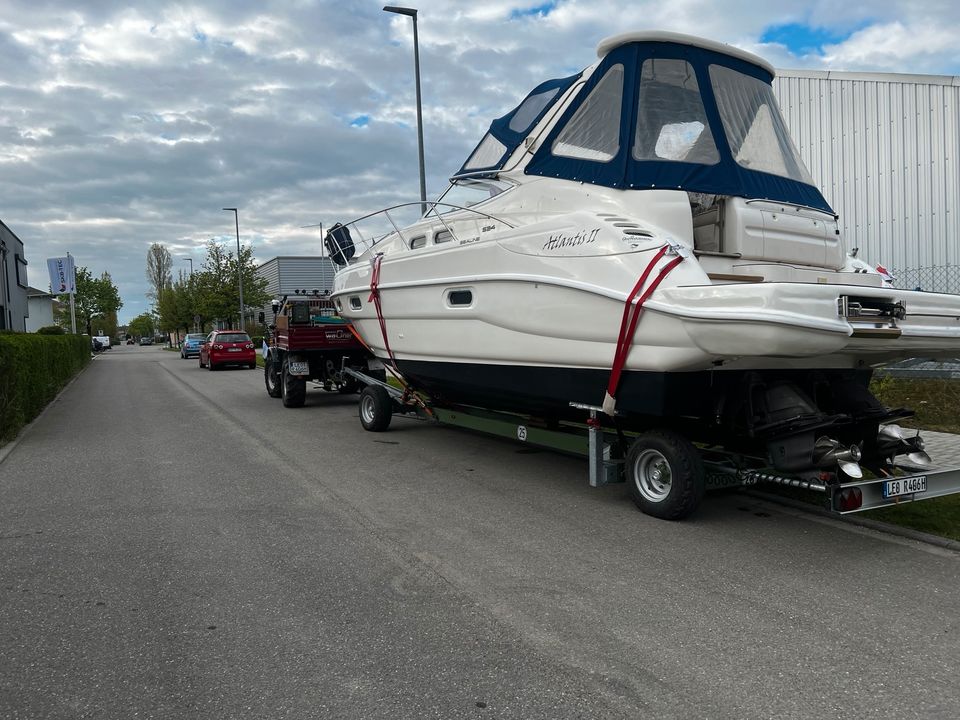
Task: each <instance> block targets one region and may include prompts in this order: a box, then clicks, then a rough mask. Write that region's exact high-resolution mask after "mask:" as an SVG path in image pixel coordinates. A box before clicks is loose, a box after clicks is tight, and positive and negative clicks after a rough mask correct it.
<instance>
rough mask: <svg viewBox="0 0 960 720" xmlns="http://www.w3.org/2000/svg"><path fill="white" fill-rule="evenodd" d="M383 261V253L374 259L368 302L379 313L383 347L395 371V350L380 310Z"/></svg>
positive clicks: (378, 319)
mask: <svg viewBox="0 0 960 720" xmlns="http://www.w3.org/2000/svg"><path fill="white" fill-rule="evenodd" d="M382 260H383V253H379V254H377V256H376V257H375V258H374V259H373V272H372V273H371V275H370V297H368V298H367V302H372V303H373V307H374V308H375V309H376V311H377V322H379V323H380V333H381V334H382V335H383V345H384V347H385V348H386V349H387V355H389V356H390V362H391V363H393V369H394V370H396V369H397V359H396V358H395V357H394V356H393V350H391V349H390V340H388V339H387V321H386V320H384V319H383V310H382V309H381V308H380V262H381V261H382Z"/></svg>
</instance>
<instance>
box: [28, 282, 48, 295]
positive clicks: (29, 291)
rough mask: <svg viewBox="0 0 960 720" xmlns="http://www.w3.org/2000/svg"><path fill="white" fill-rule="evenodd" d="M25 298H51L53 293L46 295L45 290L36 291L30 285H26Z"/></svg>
mask: <svg viewBox="0 0 960 720" xmlns="http://www.w3.org/2000/svg"><path fill="white" fill-rule="evenodd" d="M27 297H53V293H48V292H47V291H46V290H37V288H35V287H33V286H32V285H28V286H27Z"/></svg>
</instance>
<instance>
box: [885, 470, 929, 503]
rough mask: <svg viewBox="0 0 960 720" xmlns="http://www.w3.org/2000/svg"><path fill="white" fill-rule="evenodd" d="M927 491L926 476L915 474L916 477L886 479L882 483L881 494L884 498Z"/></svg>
mask: <svg viewBox="0 0 960 720" xmlns="http://www.w3.org/2000/svg"><path fill="white" fill-rule="evenodd" d="M926 491H927V476H926V475H917V476H916V477H906V478H897V479H896V480H887V481H886V482H885V483H884V484H883V496H884V497H885V498H892V497H899V496H901V495H913V494H915V493H922V492H926Z"/></svg>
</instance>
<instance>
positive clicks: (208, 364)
mask: <svg viewBox="0 0 960 720" xmlns="http://www.w3.org/2000/svg"><path fill="white" fill-rule="evenodd" d="M226 365H241V366H244V365H245V366H246V367H248V368H250V369H253V368H256V367H257V351H256V349H255V348H254V346H253V341H252V340H250V336H249V335H247V334H246V333H245V332H243V331H242V330H214V331H213V332H212V333H210V334H209V335H208V336H207V339H206V340H205V341H204V343H203V344H202V345H201V346H200V367H205V368H207V369H208V370H216V369H217V368H219V367H224V366H226Z"/></svg>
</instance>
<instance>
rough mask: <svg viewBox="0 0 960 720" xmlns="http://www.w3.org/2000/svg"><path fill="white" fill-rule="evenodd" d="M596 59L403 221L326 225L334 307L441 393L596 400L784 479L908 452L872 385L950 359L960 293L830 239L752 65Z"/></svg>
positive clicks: (700, 51)
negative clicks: (897, 365) (892, 269)
mask: <svg viewBox="0 0 960 720" xmlns="http://www.w3.org/2000/svg"><path fill="white" fill-rule="evenodd" d="M598 56H599V60H598V61H597V62H596V63H595V64H594V65H592V66H590V67H588V68H587V69H585V70H584V71H582V72H581V73H578V74H576V75H574V76H572V77H568V78H564V79H560V80H552V81H548V82H545V83H543V84H541V85H539V86H538V87H537V88H535V89H534V90H533V91H532V92H531V93H530V94H529V95H528V96H527V97H526V99H524V100H523V102H522V103H521V104H520V105H519V106H518V107H517V108H516V109H514V110H513V111H511V112H510V113H508V114H507V115H505V116H503V117H502V118H499V119H497V120H495V121H494V122H493V123H492V124H491V126H490V129H489V131H488V132H487V134H486V135H485V136H484V137H483V138H482V140H481V141H480V143H479V144H478V145H477V147H476V149H475V150H474V151H473V152H472V153H471V155H470V156H469V157H468V159H467V160H466V162H464V164H463V166H462V167H461V168H460V170H459V171H458V172H457V173H456V175H455V176H454V177H453V180H452V184H451V186H450V188H449V189H448V191H447V192H446V193H445V194H444V195H443V196H442V197H441V198H440V199H439V200H438V201H437V202H436V203H429V204H428V205H427V206H425V207H424V209H425V210H426V212H424V213H423V214H422V217H420V219H419V220H417V221H416V222H413V223H412V224H409V225H407V226H404V227H401V225H400V223H398V222H396V216H397V215H398V214H399V212H400V210H401V209H402V208H401V207H400V206H398V207H396V208H389V209H387V210H384V211H380V212H379V213H375V214H373V215H371V216H366V217H365V218H361V219H360V220H358V221H354V222H352V223H349V224H347V225H346V226H338V227H337V228H336V229H334V230H333V231H331V233H329V234H328V236H327V238H326V243H327V246H328V249H329V250H330V252H331V256H332V257H333V259H334V260H335V261H336V262H337V263H338V264H339V265H340V266H341V269H340V270H339V272H338V273H337V276H336V280H335V288H334V292H333V298H334V300H335V302H336V304H337V307H338V309H339V311H340V312H341V313H342V315H343V316H344V317H346V318H348V319H349V320H350V322H351V323H352V324H353V327H354V328H355V329H356V330H357V332H358V333H359V335H360V336H361V337H362V338H363V340H364V342H366V343H367V345H368V346H369V347H370V348H371V349H372V350H373V352H374V353H375V354H376V355H377V356H378V357H380V358H381V359H382V360H384V362H386V363H387V364H388V365H392V366H394V367H396V368H397V369H398V370H399V372H400V373H402V374H403V376H404V377H405V378H407V379H408V380H409V381H410V382H411V383H412V384H413V386H415V387H416V388H418V389H420V390H422V391H424V392H426V393H429V394H430V395H431V396H432V397H434V398H435V399H436V400H438V401H441V402H448V403H463V404H473V405H480V406H484V407H492V408H500V409H508V410H519V411H524V412H527V413H533V414H537V415H540V416H543V417H545V418H547V419H551V418H557V417H562V416H569V415H570V414H571V413H573V412H574V411H573V410H572V409H571V406H570V403H571V402H573V403H580V404H586V405H594V406H599V405H602V406H603V408H604V410H605V411H606V413H607V414H608V415H609V416H610V417H615V418H617V420H616V422H617V423H619V424H620V425H622V426H624V427H627V428H635V429H646V428H654V427H655V428H660V429H663V430H665V431H668V432H673V433H678V434H682V435H683V436H685V437H688V438H691V439H693V440H696V441H701V442H705V443H716V444H718V445H721V446H723V447H726V448H728V449H732V450H735V451H742V452H750V453H755V454H758V453H766V455H767V457H768V458H769V460H770V461H771V463H772V464H773V466H774V467H776V468H777V469H778V470H780V471H791V472H808V473H809V472H822V468H823V467H825V465H824V462H823V457H824V452H826V451H825V450H824V448H825V447H827V446H829V447H827V449H828V450H829V451H830V452H828V453H827V455H829V458H830V459H831V460H832V461H833V466H834V467H835V466H836V456H838V454H840V455H843V453H848V451H849V453H848V454H847V455H843V457H841V461H842V460H843V458H847V459H849V457H851V456H859V455H861V454H862V455H863V456H864V458H865V459H864V461H865V462H867V461H869V462H871V463H876V462H879V460H880V459H881V458H889V457H890V456H891V454H895V453H907V452H913V453H916V452H917V451H918V450H919V449H920V448H919V447H917V446H918V445H919V443H916V444H910V443H908V442H907V441H905V440H903V438H902V433H893V434H894V435H897V436H898V439H897V442H898V443H899V444H896V443H894V441H893V440H892V439H891V438H890V437H886V439H884V436H883V434H882V433H881V434H880V435H879V436H878V429H879V426H880V424H881V423H884V422H889V421H890V420H892V419H895V418H896V417H900V416H903V415H904V414H907V411H903V410H889V409H887V408H884V407H882V406H881V405H880V404H879V403H878V402H877V401H876V399H875V398H874V397H873V396H872V395H871V394H870V393H869V390H868V382H869V379H870V376H871V372H872V368H873V367H875V366H877V365H879V364H883V363H886V362H890V361H893V360H899V359H903V358H908V357H918V356H925V357H957V356H958V354H960V297H958V296H953V295H943V294H935V293H925V292H914V291H906V290H900V289H896V288H895V287H893V286H892V284H891V283H890V282H889V278H888V277H886V276H885V275H883V274H880V273H878V272H877V271H876V270H875V269H874V268H873V267H872V266H871V265H869V264H868V263H866V262H864V261H863V260H861V259H859V258H857V257H855V255H856V253H855V252H853V253H852V254H851V253H848V252H847V250H846V249H845V248H844V244H843V239H842V237H841V236H840V231H839V228H838V224H837V216H836V215H835V214H834V212H833V210H832V209H831V207H830V205H829V204H828V203H827V201H826V200H825V199H824V197H823V195H822V194H821V193H820V191H819V190H818V189H817V188H816V187H815V186H814V184H813V181H812V179H811V178H810V175H809V173H808V171H807V170H806V168H805V167H804V164H803V162H802V160H801V159H800V156H799V154H798V152H797V150H796V149H795V147H794V145H793V142H792V141H791V139H790V137H789V134H788V131H787V129H786V126H785V124H784V121H783V119H782V117H781V115H780V112H779V110H778V108H777V104H776V102H775V99H774V96H773V92H772V88H771V81H772V79H773V77H774V71H773V68H772V67H771V66H770V65H769V64H768V63H767V62H765V61H764V60H762V59H760V58H758V57H756V56H754V55H752V54H750V53H747V52H744V51H742V50H739V49H737V48H734V47H731V46H727V45H723V44H719V43H715V42H711V41H708V40H702V39H698V38H693V37H689V36H685V35H678V34H674V33H661V32H644V33H631V34H624V35H619V36H616V37H613V38H610V39H608V40H605V41H603V42H602V43H601V44H600V45H599V48H598ZM419 205H420V204H419V203H417V204H416V205H415V206H417V207H419ZM374 221H381V222H384V223H387V225H386V231H385V232H377V233H374V234H371V233H370V232H369V231H365V230H363V227H364V225H365V224H369V223H371V222H374ZM581 414H582V413H581ZM887 435H888V436H890V435H891V433H887ZM826 436H829V438H830V441H831V443H832V444H830V443H827V445H824V443H823V442H821V443H820V444H819V446H818V447H819V449H816V448H815V445H817V441H818V440H822V438H823V437H826ZM878 437H879V439H878ZM891 443H893V445H892V444H891ZM894 445H896V447H894ZM854 446H855V448H854ZM821 451H824V452H821ZM828 464H829V463H828ZM851 472H853V471H852V470H851Z"/></svg>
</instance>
